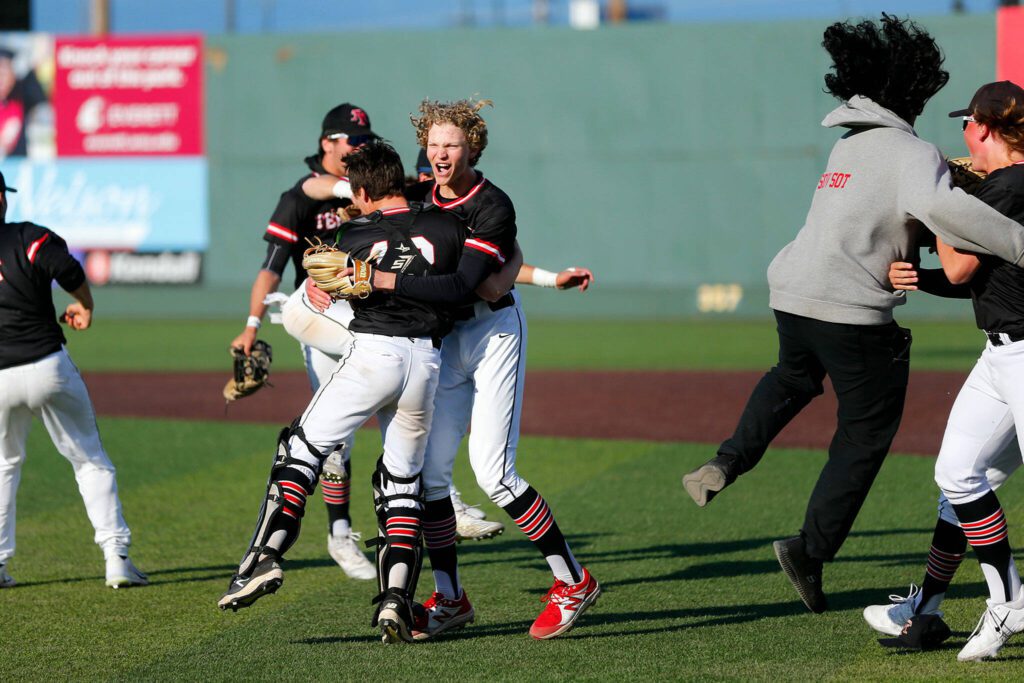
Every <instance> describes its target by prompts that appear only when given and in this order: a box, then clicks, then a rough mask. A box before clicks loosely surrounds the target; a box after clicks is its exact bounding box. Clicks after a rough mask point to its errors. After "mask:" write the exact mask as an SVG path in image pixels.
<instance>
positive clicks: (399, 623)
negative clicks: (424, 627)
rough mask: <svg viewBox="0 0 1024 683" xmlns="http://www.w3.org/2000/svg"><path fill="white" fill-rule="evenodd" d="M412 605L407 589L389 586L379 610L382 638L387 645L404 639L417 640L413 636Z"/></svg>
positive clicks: (378, 618) (409, 641)
mask: <svg viewBox="0 0 1024 683" xmlns="http://www.w3.org/2000/svg"><path fill="white" fill-rule="evenodd" d="M412 624H413V621H412V605H410V604H409V596H408V595H407V594H406V592H405V591H403V590H399V589H397V588H389V589H387V590H386V591H385V592H384V597H383V599H382V600H381V602H380V610H379V611H378V612H377V625H378V626H380V640H381V642H382V643H384V644H385V645H390V644H391V643H397V642H398V641H399V640H404V641H405V642H407V643H412V642H415V641H414V639H413V637H412Z"/></svg>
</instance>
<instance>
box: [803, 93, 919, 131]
mask: <svg viewBox="0 0 1024 683" xmlns="http://www.w3.org/2000/svg"><path fill="white" fill-rule="evenodd" d="M821 125H823V126H825V127H826V128H839V127H842V128H873V127H877V126H883V127H885V128H897V129H899V130H902V131H905V132H907V133H910V134H911V135H913V136H914V137H917V133H915V132H914V127H913V126H911V125H910V124H909V123H907V122H906V121H904V120H903V119H901V118H900V117H899V116H897V115H896V114H894V113H892V112H891V111H889V110H888V109H886V108H885V107H883V106H882V105H880V104H876V103H875V101H874V100H870V99H868V98H867V97H862V96H861V95H854V96H853V97H851V98H850V99H849V100H847V101H846V102H843V103H842V104H841V105H839V106H838V107H836V108H835V109H833V110H832V111H830V112H829V113H828V115H827V116H826V117H825V118H824V119H823V120H822V122H821Z"/></svg>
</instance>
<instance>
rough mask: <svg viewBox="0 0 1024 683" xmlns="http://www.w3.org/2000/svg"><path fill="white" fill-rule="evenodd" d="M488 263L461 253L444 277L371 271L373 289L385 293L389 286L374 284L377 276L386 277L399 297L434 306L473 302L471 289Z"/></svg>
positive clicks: (487, 271)
mask: <svg viewBox="0 0 1024 683" xmlns="http://www.w3.org/2000/svg"><path fill="white" fill-rule="evenodd" d="M490 267H491V266H490V262H489V260H488V259H487V258H482V257H479V256H475V255H472V254H469V253H463V256H462V258H461V259H460V260H459V267H458V270H456V271H455V272H454V273H450V274H448V275H427V276H422V277H419V276H412V275H392V274H390V273H380V271H374V282H373V286H374V288H375V289H384V291H389V286H388V285H387V284H384V286H383V287H381V286H379V285H378V280H377V274H378V273H380V275H382V276H383V275H387V276H390V278H389V279H390V280H391V283H392V284H391V285H390V290H392V291H394V292H395V293H396V294H398V295H400V296H406V297H409V298H410V299H416V300H418V301H426V302H428V303H437V304H451V305H456V304H461V303H466V302H468V301H473V300H475V297H476V294H475V290H476V288H477V287H479V286H480V284H481V283H482V282H483V281H484V279H485V278H486V277H487V275H488V274H489V272H490Z"/></svg>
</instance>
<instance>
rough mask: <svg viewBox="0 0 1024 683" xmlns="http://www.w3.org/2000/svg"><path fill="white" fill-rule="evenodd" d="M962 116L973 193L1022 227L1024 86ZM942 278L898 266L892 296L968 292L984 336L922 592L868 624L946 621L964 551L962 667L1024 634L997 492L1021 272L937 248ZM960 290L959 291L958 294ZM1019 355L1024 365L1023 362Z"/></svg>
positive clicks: (942, 470)
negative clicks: (969, 605)
mask: <svg viewBox="0 0 1024 683" xmlns="http://www.w3.org/2000/svg"><path fill="white" fill-rule="evenodd" d="M950 116H951V117H957V118H960V117H962V118H963V128H964V142H965V143H966V144H967V149H968V150H969V151H970V154H971V165H972V166H973V168H974V169H975V170H977V171H980V172H984V173H988V177H987V178H986V179H985V181H984V182H983V183H982V184H981V186H980V187H979V188H978V190H977V192H976V193H975V196H976V197H977V198H978V199H980V200H981V201H983V202H985V203H986V204H988V205H989V206H992V207H993V208H995V209H997V210H999V211H1000V212H1001V213H1004V214H1006V215H1007V216H1009V217H1011V218H1015V219H1017V220H1021V221H1024V89H1021V88H1020V87H1019V86H1017V85H1016V84H1014V83H1011V82H1010V81H1000V82H998V83H989V84H988V85H984V86H982V87H981V88H980V89H979V90H978V91H977V92H976V93H975V95H974V97H973V98H972V99H971V103H970V106H969V107H968V108H967V109H963V110H959V111H954V112H952V113H951V114H950ZM936 247H937V250H938V254H939V259H940V261H941V263H942V269H943V270H942V272H940V271H920V277H919V274H918V271H916V270H914V265H913V264H911V263H906V262H897V263H894V264H893V266H892V269H891V270H890V279H891V280H892V282H893V285H894V286H895V288H896V289H903V290H914V289H917V288H918V285H920V288H921V289H923V290H925V291H928V292H932V293H937V294H945V295H951V294H958V295H961V296H970V297H971V298H972V299H973V303H974V314H975V318H976V319H977V323H978V327H979V328H980V329H981V330H984V331H985V333H986V335H987V336H988V343H987V344H986V346H985V350H984V352H983V353H982V354H981V358H979V359H978V363H977V364H976V365H975V366H974V369H973V370H971V374H970V376H969V377H968V378H967V381H966V382H965V383H964V386H963V389H961V390H960V394H959V395H958V396H957V398H956V402H955V403H954V404H953V409H952V411H951V412H950V414H949V423H948V424H947V425H946V432H945V434H944V435H943V437H942V447H941V448H940V450H939V457H938V460H937V461H936V463H935V481H936V483H937V484H938V485H939V487H940V489H941V490H942V495H941V496H940V497H939V520H938V522H937V523H936V526H935V532H934V534H933V536H932V544H931V550H930V552H929V554H928V563H927V567H926V570H925V578H924V582H923V584H922V587H921V589H920V590H919V589H917V587H916V586H912V587H911V591H910V594H909V595H908V596H907V597H906V598H898V599H897V600H895V601H894V603H895V604H892V605H872V606H871V607H868V608H866V609H865V610H864V618H865V620H867V622H868V624H870V625H871V627H872V628H874V629H875V630H878V631H881V632H882V633H887V634H891V635H898V634H899V633H900V632H901V631H902V629H903V628H904V626H905V624H906V622H907V620H908V619H912V618H913V617H914V616H915V615H918V614H941V613H940V612H939V611H938V608H939V605H940V604H941V603H942V600H943V598H944V597H945V593H946V589H947V588H948V587H949V583H950V581H951V580H952V578H953V575H954V574H955V573H956V570H957V568H958V567H959V566H960V562H961V561H962V560H963V557H964V555H965V553H966V551H967V545H968V543H969V544H970V545H971V547H972V548H973V549H974V554H975V555H976V556H977V558H978V562H979V563H980V564H981V569H982V574H984V576H985V581H986V582H987V583H988V589H989V599H988V605H987V609H986V610H985V612H984V613H983V614H982V616H981V620H980V621H979V622H978V627H977V628H976V629H975V631H974V633H973V634H971V638H970V639H969V640H968V641H967V643H966V644H965V645H964V647H963V649H962V650H961V651H960V653H959V655H957V659H959V660H961V661H974V660H981V659H988V658H991V657H995V656H996V655H997V654H998V653H999V650H1000V649H1001V648H1002V646H1003V645H1004V644H1005V643H1006V641H1007V639H1008V638H1009V637H1010V636H1012V635H1013V634H1015V633H1018V632H1020V631H1022V630H1024V590H1022V587H1021V579H1020V574H1019V572H1018V570H1017V566H1016V564H1015V563H1014V560H1013V554H1012V552H1011V548H1010V540H1009V535H1008V527H1007V524H1006V518H1005V516H1004V515H1003V509H1002V506H1001V505H1000V503H999V499H998V498H997V497H996V492H995V490H996V489H997V488H998V487H999V486H1000V485H1001V484H1002V483H1003V482H1004V481H1006V479H1007V477H1009V475H1010V474H1012V473H1013V472H1014V471H1015V470H1017V469H1018V468H1019V467H1020V465H1021V450H1020V446H1019V438H1020V435H1019V429H1018V428H1017V425H1018V424H1024V356H1021V354H1022V353H1024V270H1021V269H1020V268H1018V267H1016V266H1014V265H1012V264H1010V263H1007V262H1006V261H1004V260H1002V259H1000V258H997V257H993V256H979V255H976V254H973V253H970V252H966V251H960V250H957V249H953V248H952V247H950V246H948V245H947V244H946V243H945V242H943V241H942V239H941V238H938V239H937V240H936ZM950 283H953V284H956V285H964V286H963V287H960V288H958V289H959V291H955V290H956V289H957V288H954V287H952V286H951V284H950ZM1018 356H1021V358H1018Z"/></svg>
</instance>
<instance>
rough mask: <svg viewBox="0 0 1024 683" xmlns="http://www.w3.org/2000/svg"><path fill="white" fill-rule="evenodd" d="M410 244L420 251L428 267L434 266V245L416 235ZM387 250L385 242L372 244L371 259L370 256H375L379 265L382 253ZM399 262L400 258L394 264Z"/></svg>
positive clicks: (421, 236)
mask: <svg viewBox="0 0 1024 683" xmlns="http://www.w3.org/2000/svg"><path fill="white" fill-rule="evenodd" d="M412 243H413V244H415V245H416V248H417V249H419V250H420V253H421V254H423V258H425V259H426V260H427V263H429V264H430V265H434V245H433V244H431V243H430V240H428V239H427V238H426V237H424V236H423V235H416V236H415V237H413V238H412ZM387 248H388V242H387V240H381V241H380V242H374V244H373V247H372V248H371V249H370V254H371V257H372V255H374V254H376V255H377V262H378V263H379V262H380V259H381V258H382V257H383V256H384V253H385V252H386V251H387ZM414 255H415V254H413V256H414ZM403 256H404V254H403ZM401 260H402V256H399V257H398V259H396V263H400V262H401Z"/></svg>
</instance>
